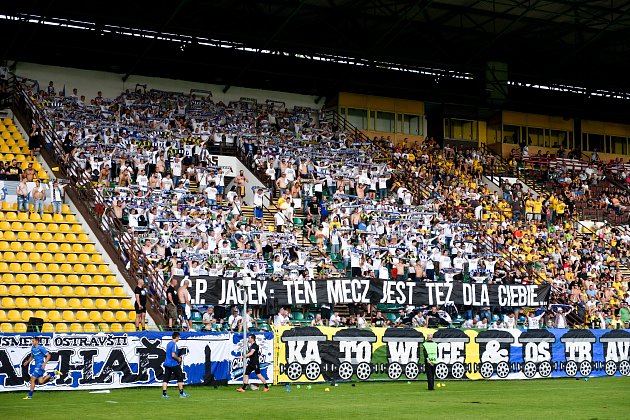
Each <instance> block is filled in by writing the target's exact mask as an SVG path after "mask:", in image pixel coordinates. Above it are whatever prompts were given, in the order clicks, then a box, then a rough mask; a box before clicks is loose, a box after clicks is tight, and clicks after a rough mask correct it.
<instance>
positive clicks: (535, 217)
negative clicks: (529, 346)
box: [31, 83, 630, 330]
mask: <svg viewBox="0 0 630 420" xmlns="http://www.w3.org/2000/svg"><path fill="white" fill-rule="evenodd" d="M31 94H32V98H33V100H34V101H35V102H36V103H37V104H38V106H40V107H41V108H42V110H43V111H44V113H45V115H46V117H47V118H48V119H49V120H51V121H53V123H54V127H55V131H56V134H57V136H58V137H59V138H61V139H63V148H64V152H65V156H64V160H65V161H66V164H67V165H68V167H69V168H70V174H71V177H72V178H73V180H74V181H76V183H77V184H78V185H80V186H81V185H87V184H89V185H90V186H91V188H93V189H94V190H96V191H97V192H98V196H99V197H100V208H99V209H97V211H98V212H100V213H101V214H111V215H112V216H113V217H112V218H111V219H110V218H106V217H103V224H104V228H106V229H115V230H117V231H119V232H122V233H123V234H124V235H126V237H128V238H130V239H131V240H133V242H135V243H136V244H137V245H136V248H137V251H138V253H139V258H141V259H143V260H144V261H146V262H148V263H149V267H151V272H150V273H146V274H147V278H148V280H149V286H150V287H151V283H152V282H153V283H156V282H157V283H159V284H160V285H166V284H167V283H169V282H170V278H171V277H172V276H174V275H184V276H185V275H190V276H194V275H210V276H220V275H230V273H233V272H234V271H238V270H242V269H244V268H248V269H250V270H252V271H253V272H254V274H256V276H258V277H264V276H266V277H269V278H270V279H285V280H286V279H292V280H299V279H317V278H326V277H330V276H339V275H342V276H364V277H375V278H380V279H398V280H405V281H419V280H422V281H437V280H442V281H452V280H454V279H457V280H463V281H471V282H483V283H504V284H513V283H540V282H543V281H544V282H550V283H551V284H552V285H553V290H554V293H553V298H554V305H552V306H551V307H549V308H543V309H541V308H521V310H519V311H516V312H506V309H505V308H490V307H484V308H455V307H448V308H413V307H409V308H402V309H400V313H399V314H398V316H396V317H394V316H393V315H390V316H389V318H388V317H386V316H383V313H382V312H381V310H383V309H386V308H381V307H377V306H376V305H366V306H360V305H357V306H351V307H350V308H348V309H349V315H348V316H347V317H346V316H344V317H341V316H340V315H339V313H338V312H337V311H336V310H335V308H327V307H322V308H320V313H317V314H311V313H310V312H309V310H310V308H297V309H296V308H294V309H296V310H294V315H296V312H300V314H301V315H302V316H299V317H298V316H293V317H291V316H289V314H288V312H287V308H283V309H281V310H280V312H279V313H277V314H266V315H272V316H273V322H274V323H275V324H276V325H284V324H286V323H287V322H291V319H293V320H294V321H298V318H299V319H302V318H303V316H304V315H307V316H308V315H311V316H312V320H311V319H309V318H308V317H307V318H306V319H305V320H304V321H300V322H304V323H307V322H308V323H312V324H313V325H319V323H322V324H327V325H333V326H341V325H356V326H359V327H362V326H365V325H379V326H380V325H384V326H385V325H390V326H399V325H414V326H421V325H449V324H451V323H452V322H456V320H461V321H464V322H463V325H464V326H466V327H475V328H490V327H492V328H505V326H506V325H507V327H511V326H512V325H516V322H518V321H519V319H520V322H521V323H525V324H526V325H528V326H529V327H530V328H535V327H537V326H538V325H545V326H556V327H564V326H579V325H589V326H592V327H600V328H607V327H612V326H615V325H617V324H616V323H619V322H621V323H625V326H626V327H627V326H628V322H629V321H630V319H629V315H630V313H628V310H627V308H626V306H624V305H625V302H627V301H628V300H629V299H630V297H629V295H628V289H627V286H628V285H627V279H626V278H624V277H623V275H622V273H621V270H620V267H621V264H622V263H625V262H626V260H627V258H628V240H629V239H630V236H628V234H627V233H625V231H624V230H618V229H615V228H613V227H611V226H608V225H603V226H601V227H593V228H592V229H591V230H590V231H585V230H584V229H583V228H582V226H581V225H579V224H577V223H576V222H575V221H574V219H572V215H573V208H574V203H575V201H576V200H578V199H580V198H581V197H588V188H589V187H590V186H592V185H594V183H595V182H596V181H597V180H598V179H599V178H598V177H599V176H600V175H601V174H599V173H598V172H597V171H596V170H594V171H593V172H592V173H590V172H585V173H587V176H586V177H583V176H581V175H580V174H577V176H575V179H574V178H573V176H574V175H576V174H572V173H567V172H564V173H563V172H562V170H561V169H560V170H558V174H559V175H558V176H560V177H562V178H558V182H560V184H561V185H562V184H564V185H565V189H564V191H565V193H563V194H557V193H556V192H551V193H550V194H548V195H544V196H543V195H539V194H536V193H534V192H533V191H530V190H528V189H527V188H526V187H524V186H523V185H522V184H521V183H520V182H518V181H517V182H515V183H510V182H507V181H506V182H501V184H500V186H499V188H492V187H490V186H489V185H487V184H486V183H484V182H483V181H482V176H483V174H484V170H485V169H486V168H488V167H491V166H492V165H494V164H495V157H494V156H492V155H490V154H488V153H484V152H481V151H478V150H474V149H462V148H457V147H453V148H450V147H441V146H439V145H438V143H437V142H435V141H434V140H433V139H426V140H425V141H423V142H417V143H414V144H410V143H408V142H407V141H405V142H403V143H402V144H398V145H394V144H392V143H391V141H390V140H388V139H386V138H380V139H378V138H375V139H373V140H368V139H367V138H365V137H362V136H359V135H356V134H352V133H351V132H348V131H346V130H343V129H342V128H340V127H336V126H332V125H331V124H328V123H327V122H325V121H323V120H321V119H320V118H319V117H320V115H319V114H318V112H317V111H315V110H312V109H308V108H299V107H295V108H294V109H287V108H286V107H284V106H283V104H282V105H279V104H278V103H276V102H269V103H265V104H262V105H261V104H258V103H256V101H253V100H245V99H243V100H240V101H236V102H231V103H229V104H224V103H222V102H217V103H215V102H214V101H213V100H212V97H211V95H209V94H198V95H196V94H194V93H192V94H189V95H185V94H177V93H172V92H162V91H149V92H143V91H138V92H129V91H127V92H125V93H123V94H122V95H120V96H119V97H117V98H113V99H109V98H104V97H103V96H102V95H101V94H100V92H99V94H98V95H97V96H96V97H95V98H94V99H91V100H90V101H86V99H85V97H83V96H79V95H78V92H76V90H75V91H73V94H72V95H70V96H63V95H60V94H58V93H56V92H55V90H54V86H53V85H52V83H51V84H50V85H49V87H48V89H47V90H39V91H35V90H34V91H32V92H31ZM222 145H233V146H234V147H235V148H236V149H237V150H238V151H239V152H240V153H242V158H243V159H242V160H243V161H245V162H246V163H247V164H248V165H249V167H250V168H251V169H252V171H253V172H254V173H255V174H260V178H261V179H262V180H263V181H264V182H263V184H264V185H253V180H250V179H248V178H247V177H246V176H245V174H244V173H243V172H239V173H234V170H233V168H230V167H218V166H216V164H214V165H213V163H212V162H213V160H212V159H211V156H212V152H213V150H215V148H216V147H219V146H222ZM590 167H591V166H590V165H588V166H587V168H590ZM583 178H584V179H583ZM248 188H251V189H252V191H253V193H254V195H253V197H254V198H253V201H252V202H251V203H244V202H243V201H244V198H245V196H246V190H247V189H248ZM265 197H267V198H269V197H275V199H274V204H272V205H270V206H265V205H264V202H265V201H264V198H265ZM626 199H627V198H626V197H624V198H623V203H625V200H626ZM619 201H620V204H619V205H620V206H623V205H624V204H623V203H622V200H621V199H620V200H619ZM245 204H250V205H251V206H253V208H254V214H253V217H252V216H249V217H247V216H245V215H244V213H246V212H244V211H243V210H244V205H245ZM265 213H271V216H273V217H267V218H266V217H265ZM109 220H113V223H111V224H110V222H108V221H109ZM125 253H126V255H125V256H126V258H132V257H133V255H136V254H135V252H134V251H133V250H130V249H127V250H125ZM154 286H155V284H154ZM172 288H173V287H172ZM156 289H157V288H156V287H153V290H156ZM185 297H186V294H185V293H176V292H175V289H174V288H173V290H172V291H171V292H168V291H167V296H166V298H165V299H166V301H167V304H168V305H169V306H170V308H167V311H166V312H167V315H168V316H169V317H170V318H177V317H179V316H180V315H181V313H182V312H183V313H184V317H186V318H190V316H191V309H193V308H191V307H190V305H189V301H190V299H186V298H185ZM182 300H183V301H184V302H182ZM178 305H181V307H182V310H181V311H179V312H178V311H177V310H173V308H177V306H178ZM217 309H219V308H208V309H207V310H206V308H203V311H204V312H205V313H204V314H203V317H202V323H203V325H204V328H208V329H217V328H227V329H230V330H237V329H240V328H241V327H242V325H243V322H245V323H247V324H248V326H249V327H251V328H256V327H257V324H256V322H257V321H256V320H257V319H259V318H260V317H261V316H264V315H265V314H263V313H262V312H261V311H262V309H263V308H256V307H254V308H253V310H252V313H250V314H239V313H238V309H237V312H235V313H232V312H231V310H232V309H230V308H227V311H226V308H220V309H219V310H217ZM289 309H290V308H289ZM388 309H389V308H388ZM624 309H625V310H624ZM192 312H194V311H192ZM567 312H569V314H567ZM524 315H527V319H524V318H523V316H524ZM619 317H622V318H621V321H620V320H619ZM171 322H172V320H171V321H169V323H171ZM436 323H437V324H436ZM622 325H623V324H622Z"/></svg>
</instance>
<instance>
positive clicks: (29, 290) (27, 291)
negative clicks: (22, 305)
mask: <svg viewBox="0 0 630 420" xmlns="http://www.w3.org/2000/svg"><path fill="white" fill-rule="evenodd" d="M18 275H20V274H18ZM22 276H24V274H22ZM27 279H28V277H27ZM22 294H23V295H24V296H33V295H34V294H35V288H33V286H31V285H30V284H27V285H25V286H22Z"/></svg>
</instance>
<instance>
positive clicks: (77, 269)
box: [74, 255, 85, 274]
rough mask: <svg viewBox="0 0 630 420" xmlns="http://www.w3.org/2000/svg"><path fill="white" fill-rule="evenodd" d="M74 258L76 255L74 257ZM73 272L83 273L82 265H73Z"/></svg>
mask: <svg viewBox="0 0 630 420" xmlns="http://www.w3.org/2000/svg"><path fill="white" fill-rule="evenodd" d="M75 257H76V255H75ZM74 272H75V273H77V274H83V273H85V266H84V265H83V264H78V263H77V264H74Z"/></svg>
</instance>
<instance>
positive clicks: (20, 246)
mask: <svg viewBox="0 0 630 420" xmlns="http://www.w3.org/2000/svg"><path fill="white" fill-rule="evenodd" d="M0 251H2V252H4V251H13V252H18V251H24V252H46V251H48V252H63V253H69V252H72V253H75V254H84V253H85V254H93V253H96V247H95V246H94V244H85V245H84V244H80V243H74V244H69V243H65V242H64V243H62V244H58V243H57V242H24V241H3V240H0ZM98 256H99V257H100V255H98ZM87 257H88V258H92V259H93V258H95V256H94V255H92V256H91V257H90V256H87ZM80 258H81V257H79V259H80ZM92 261H93V260H92ZM81 262H87V261H81ZM99 262H100V261H99Z"/></svg>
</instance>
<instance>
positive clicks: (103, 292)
mask: <svg viewBox="0 0 630 420" xmlns="http://www.w3.org/2000/svg"><path fill="white" fill-rule="evenodd" d="M101 296H104V297H109V296H112V288H111V287H107V286H105V287H101Z"/></svg>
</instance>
